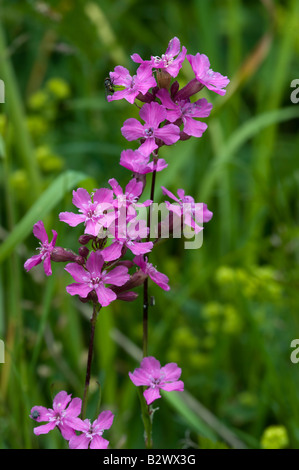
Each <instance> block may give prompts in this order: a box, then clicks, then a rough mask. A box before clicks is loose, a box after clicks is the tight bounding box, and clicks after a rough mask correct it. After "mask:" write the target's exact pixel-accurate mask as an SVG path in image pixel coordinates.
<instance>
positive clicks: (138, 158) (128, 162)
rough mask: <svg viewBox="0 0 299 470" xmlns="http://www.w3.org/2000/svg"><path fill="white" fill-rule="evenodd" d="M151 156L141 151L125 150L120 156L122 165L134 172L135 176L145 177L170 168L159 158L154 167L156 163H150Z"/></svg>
mask: <svg viewBox="0 0 299 470" xmlns="http://www.w3.org/2000/svg"><path fill="white" fill-rule="evenodd" d="M149 160H150V155H147V156H146V155H144V154H143V153H141V152H140V151H139V150H131V149H128V150H123V151H122V153H121V155H120V165H122V166H123V167H125V168H127V169H128V170H130V171H132V172H133V173H135V174H141V175H145V174H146V173H152V172H153V171H154V170H156V171H162V170H164V168H166V167H167V166H168V163H166V162H165V160H163V158H158V161H157V164H156V166H155V167H154V162H153V161H152V162H150V161H149Z"/></svg>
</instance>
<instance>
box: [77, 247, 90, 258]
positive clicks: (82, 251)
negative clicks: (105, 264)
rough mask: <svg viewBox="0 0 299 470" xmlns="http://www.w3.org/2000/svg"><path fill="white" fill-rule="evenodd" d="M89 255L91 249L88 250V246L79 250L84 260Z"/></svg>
mask: <svg viewBox="0 0 299 470" xmlns="http://www.w3.org/2000/svg"><path fill="white" fill-rule="evenodd" d="M88 253H89V249H88V248H87V246H80V248H79V255H80V256H82V257H83V258H85V259H86V258H87V256H88Z"/></svg>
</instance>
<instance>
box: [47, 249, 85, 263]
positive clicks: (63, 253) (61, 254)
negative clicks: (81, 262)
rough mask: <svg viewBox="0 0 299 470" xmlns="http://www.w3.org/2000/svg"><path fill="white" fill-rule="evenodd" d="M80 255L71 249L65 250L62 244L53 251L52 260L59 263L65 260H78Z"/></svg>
mask: <svg viewBox="0 0 299 470" xmlns="http://www.w3.org/2000/svg"><path fill="white" fill-rule="evenodd" d="M77 258H78V255H76V253H74V252H73V251H70V250H65V249H64V248H62V247H61V246H56V247H55V248H54V249H53V251H52V253H51V260H52V261H55V262H57V263H59V262H63V261H74V262H77Z"/></svg>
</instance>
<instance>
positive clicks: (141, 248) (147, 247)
mask: <svg viewBox="0 0 299 470" xmlns="http://www.w3.org/2000/svg"><path fill="white" fill-rule="evenodd" d="M153 246H154V245H153V243H152V242H132V243H130V244H128V245H127V247H128V248H129V250H131V251H132V253H133V254H134V255H143V254H145V253H148V252H149V251H151V250H152V248H153Z"/></svg>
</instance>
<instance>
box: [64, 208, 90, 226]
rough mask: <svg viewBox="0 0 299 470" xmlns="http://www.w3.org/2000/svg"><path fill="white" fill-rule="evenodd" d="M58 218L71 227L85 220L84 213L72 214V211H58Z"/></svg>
mask: <svg viewBox="0 0 299 470" xmlns="http://www.w3.org/2000/svg"><path fill="white" fill-rule="evenodd" d="M59 220H60V221H61V222H65V223H66V224H68V225H70V226H71V227H76V226H77V225H79V224H81V223H82V222H85V215H83V214H74V213H73V212H60V214H59Z"/></svg>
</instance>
